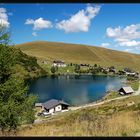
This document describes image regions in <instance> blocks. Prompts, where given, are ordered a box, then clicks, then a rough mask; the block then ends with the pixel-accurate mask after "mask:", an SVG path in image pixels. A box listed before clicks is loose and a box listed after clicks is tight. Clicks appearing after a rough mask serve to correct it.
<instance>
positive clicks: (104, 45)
mask: <svg viewBox="0 0 140 140" xmlns="http://www.w3.org/2000/svg"><path fill="white" fill-rule="evenodd" d="M109 45H110V43H102V44H101V46H102V47H108V46H109Z"/></svg>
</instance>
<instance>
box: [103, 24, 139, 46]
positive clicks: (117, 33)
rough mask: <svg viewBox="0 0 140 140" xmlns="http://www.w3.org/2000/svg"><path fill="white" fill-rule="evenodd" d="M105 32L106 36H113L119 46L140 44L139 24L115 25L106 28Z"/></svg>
mask: <svg viewBox="0 0 140 140" xmlns="http://www.w3.org/2000/svg"><path fill="white" fill-rule="evenodd" d="M106 34H107V36H108V37H110V38H113V39H114V41H115V42H117V43H118V44H119V45H120V46H126V47H131V46H138V45H140V41H137V39H140V24H132V25H129V26H126V27H125V28H122V27H120V26H119V27H116V28H114V29H113V28H111V27H109V28H107V30H106Z"/></svg>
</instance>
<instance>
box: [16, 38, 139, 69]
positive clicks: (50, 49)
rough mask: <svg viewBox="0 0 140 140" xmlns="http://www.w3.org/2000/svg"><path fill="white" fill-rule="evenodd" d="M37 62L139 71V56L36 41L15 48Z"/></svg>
mask: <svg viewBox="0 0 140 140" xmlns="http://www.w3.org/2000/svg"><path fill="white" fill-rule="evenodd" d="M15 47H16V48H20V49H21V50H22V51H23V52H24V53H26V54H28V55H31V56H35V57H37V58H38V60H49V61H53V60H57V59H59V60H64V61H65V62H66V63H71V62H72V63H88V64H95V63H96V64H98V65H101V66H112V65H113V66H115V67H116V68H118V69H121V68H124V67H129V68H131V69H134V70H138V71H139V70H140V62H139V59H140V55H138V54H132V53H127V52H121V51H115V50H110V49H106V48H101V47H95V46H87V45H80V44H79V45H78V44H66V43H57V42H46V41H36V42H29V43H24V44H18V45H16V46H15Z"/></svg>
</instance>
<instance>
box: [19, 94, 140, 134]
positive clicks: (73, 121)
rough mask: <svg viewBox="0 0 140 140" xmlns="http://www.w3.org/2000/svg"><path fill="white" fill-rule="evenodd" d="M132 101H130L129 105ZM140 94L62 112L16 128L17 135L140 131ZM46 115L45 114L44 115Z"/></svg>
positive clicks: (133, 132)
mask: <svg viewBox="0 0 140 140" xmlns="http://www.w3.org/2000/svg"><path fill="white" fill-rule="evenodd" d="M131 102H134V104H133V105H130V103H131ZM139 109H140V96H133V97H128V98H126V99H122V100H116V101H112V102H110V103H105V104H103V105H100V106H96V107H88V108H86V109H80V110H75V111H72V112H71V111H69V112H65V114H59V115H57V116H54V117H53V118H51V119H49V120H48V121H47V122H46V123H45V122H44V123H43V124H35V125H33V126H32V128H28V127H26V128H24V129H21V130H19V131H18V132H17V135H19V136H133V135H135V134H136V133H137V132H140V125H139V124H140V115H139V114H140V110H139ZM46 119H47V118H46Z"/></svg>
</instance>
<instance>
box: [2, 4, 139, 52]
mask: <svg viewBox="0 0 140 140" xmlns="http://www.w3.org/2000/svg"><path fill="white" fill-rule="evenodd" d="M0 24H2V25H4V26H6V27H7V28H9V30H10V32H11V40H12V43H14V44H19V43H24V42H30V41H35V40H46V41H55V42H67V43H76V44H87V45H95V46H102V47H106V48H109V49H114V50H121V51H127V52H132V53H138V54H140V4H86V3H85V4H0Z"/></svg>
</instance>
